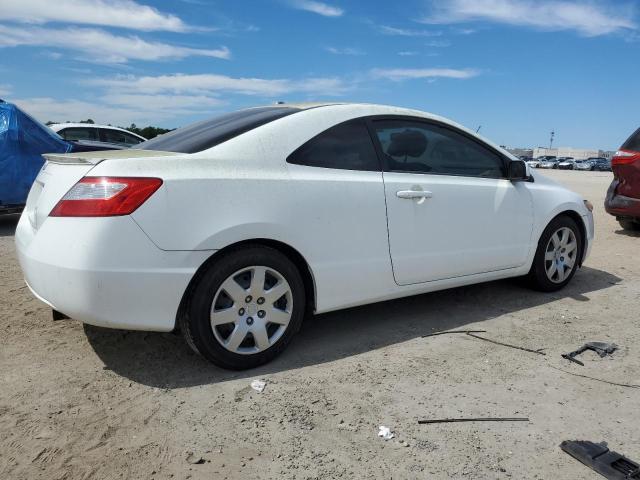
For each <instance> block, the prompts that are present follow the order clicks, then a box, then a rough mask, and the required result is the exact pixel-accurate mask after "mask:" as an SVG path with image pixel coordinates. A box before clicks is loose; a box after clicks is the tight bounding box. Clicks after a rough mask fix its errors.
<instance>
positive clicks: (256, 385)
mask: <svg viewBox="0 0 640 480" xmlns="http://www.w3.org/2000/svg"><path fill="white" fill-rule="evenodd" d="M266 386H267V382H265V381H264V380H252V381H251V388H253V389H254V390H255V391H256V392H258V393H262V392H264V389H265V387H266Z"/></svg>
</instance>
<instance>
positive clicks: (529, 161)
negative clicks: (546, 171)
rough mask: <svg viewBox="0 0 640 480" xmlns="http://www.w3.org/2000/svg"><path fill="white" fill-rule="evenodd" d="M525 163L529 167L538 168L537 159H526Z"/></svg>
mask: <svg viewBox="0 0 640 480" xmlns="http://www.w3.org/2000/svg"><path fill="white" fill-rule="evenodd" d="M526 163H527V165H529V167H531V168H538V167H539V166H540V162H539V161H538V160H535V159H533V160H527V162H526Z"/></svg>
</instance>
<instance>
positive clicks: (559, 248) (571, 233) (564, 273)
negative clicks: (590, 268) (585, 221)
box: [528, 215, 582, 292]
mask: <svg viewBox="0 0 640 480" xmlns="http://www.w3.org/2000/svg"><path fill="white" fill-rule="evenodd" d="M581 252H582V235H581V233H580V229H579V228H578V225H577V224H576V222H575V221H574V220H573V219H571V218H570V217H568V216H564V215H563V216H560V217H557V218H555V219H554V220H552V221H551V223H550V224H549V225H548V226H547V228H546V229H545V230H544V232H543V233H542V236H541V237H540V241H539V242H538V248H537V250H536V255H535V257H534V259H533V264H532V265H531V270H530V271H529V275H528V279H529V283H530V284H531V286H532V287H533V288H535V289H536V290H540V291H543V292H554V291H556V290H560V289H561V288H563V287H564V286H565V285H567V284H568V283H569V282H570V281H571V279H572V278H573V275H574V274H575V273H576V270H577V269H578V264H579V260H580V253H581Z"/></svg>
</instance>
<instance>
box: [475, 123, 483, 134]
mask: <svg viewBox="0 0 640 480" xmlns="http://www.w3.org/2000/svg"><path fill="white" fill-rule="evenodd" d="M481 128H482V125H478V128H476V133H478V132H479V131H480V129H481Z"/></svg>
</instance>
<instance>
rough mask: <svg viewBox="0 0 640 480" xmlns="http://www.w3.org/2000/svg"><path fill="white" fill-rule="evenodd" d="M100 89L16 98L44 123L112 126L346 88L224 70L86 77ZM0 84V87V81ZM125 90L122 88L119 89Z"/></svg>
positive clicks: (326, 81)
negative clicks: (86, 94)
mask: <svg viewBox="0 0 640 480" xmlns="http://www.w3.org/2000/svg"><path fill="white" fill-rule="evenodd" d="M84 83H87V84H89V85H92V86H94V87H98V89H99V90H98V91H94V92H92V95H93V96H94V100H92V101H85V100H76V99H65V100H59V99H54V98H50V97H36V98H22V99H18V100H16V103H17V104H18V105H19V106H20V107H21V108H24V110H25V111H27V112H28V113H30V114H31V115H33V116H34V117H36V118H37V119H38V120H40V121H42V122H47V121H55V122H64V121H67V120H71V121H73V120H78V119H82V118H92V119H93V120H94V121H96V122H97V123H111V124H113V125H129V124H131V123H132V122H133V123H136V124H138V125H159V124H163V121H170V122H171V123H170V124H169V125H171V126H177V125H179V123H177V122H179V119H180V118H184V117H189V118H193V117H194V116H201V117H210V116H212V115H213V114H215V113H216V110H217V109H218V108H219V107H221V106H224V105H227V102H228V101H229V100H228V98H229V96H230V95H234V94H236V95H250V96H257V97H262V98H274V97H278V96H284V95H292V94H305V95H306V94H308V95H312V96H316V95H318V96H320V95H321V96H335V95H339V94H341V93H342V92H344V91H346V90H347V87H346V86H345V84H344V83H343V81H342V80H340V79H337V78H307V79H302V80H291V79H277V80H268V79H261V78H233V77H227V76H224V75H162V76H158V77H134V76H118V77H115V78H112V79H107V80H104V79H95V80H93V81H88V82H84ZM0 88H1V86H0ZM123 92H126V93H123Z"/></svg>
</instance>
